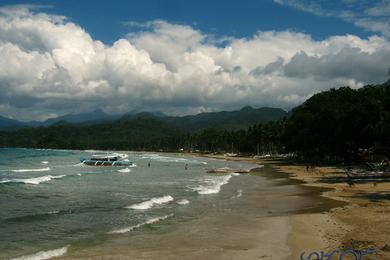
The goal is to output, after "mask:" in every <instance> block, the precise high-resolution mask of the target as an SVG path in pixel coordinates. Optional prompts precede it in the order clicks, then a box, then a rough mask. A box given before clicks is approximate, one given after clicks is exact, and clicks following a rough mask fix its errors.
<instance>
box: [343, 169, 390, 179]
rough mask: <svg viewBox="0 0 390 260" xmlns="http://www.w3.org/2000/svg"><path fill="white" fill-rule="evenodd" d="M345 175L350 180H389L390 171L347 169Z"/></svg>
mask: <svg viewBox="0 0 390 260" xmlns="http://www.w3.org/2000/svg"><path fill="white" fill-rule="evenodd" d="M345 174H346V175H347V176H348V178H349V179H388V178H390V172H389V171H367V170H352V169H346V170H345Z"/></svg>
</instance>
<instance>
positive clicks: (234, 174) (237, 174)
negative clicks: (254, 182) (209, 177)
mask: <svg viewBox="0 0 390 260" xmlns="http://www.w3.org/2000/svg"><path fill="white" fill-rule="evenodd" d="M239 175H240V174H239V173H238V172H233V173H232V176H239Z"/></svg>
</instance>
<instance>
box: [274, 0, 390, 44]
mask: <svg viewBox="0 0 390 260" xmlns="http://www.w3.org/2000/svg"><path fill="white" fill-rule="evenodd" d="M274 2H275V3H277V4H280V5H285V6H289V7H291V8H295V9H298V10H300V11H303V12H307V13H311V14H314V15H317V16H323V17H337V18H340V19H343V20H345V21H347V22H350V23H352V24H354V25H355V26H357V27H360V28H362V29H364V30H366V31H369V32H373V33H379V34H382V35H383V36H385V37H387V38H390V22H389V20H390V1H389V0H381V1H377V0H374V1H372V0H360V1H356V0H343V1H340V2H338V3H336V2H332V1H321V0H315V1H313V0H274Z"/></svg>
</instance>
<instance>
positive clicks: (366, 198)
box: [209, 155, 390, 259]
mask: <svg viewBox="0 0 390 260" xmlns="http://www.w3.org/2000/svg"><path fill="white" fill-rule="evenodd" d="M209 156H211V157H214V158H219V159H225V160H234V161H245V162H253V163H258V164H260V165H264V164H265V165H270V166H271V167H275V168H276V169H278V171H279V172H280V173H284V174H285V177H286V178H289V179H293V180H298V181H301V182H302V184H301V185H304V186H308V187H316V188H321V189H326V190H325V191H323V192H322V193H321V196H322V197H325V198H329V199H332V200H335V201H341V202H344V204H343V206H336V207H334V208H332V209H331V210H325V211H323V212H320V213H310V212H305V213H302V214H292V215H290V216H289V217H288V219H289V224H290V234H289V238H288V248H289V252H290V255H289V257H288V259H299V257H300V254H301V253H302V252H306V254H305V255H306V256H307V255H308V254H309V253H311V252H314V251H316V252H320V251H321V250H322V251H325V252H328V253H330V252H332V251H333V250H336V249H339V250H343V251H344V250H347V249H353V250H367V249H369V248H374V249H375V250H376V252H377V254H376V255H375V256H376V257H377V259H390V242H389V239H390V200H389V199H390V183H389V182H378V183H376V182H364V183H354V184H352V185H350V184H348V183H347V181H346V179H345V174H344V170H343V169H342V168H341V167H329V166H316V167H310V168H309V169H307V168H306V165H299V164H296V163H293V162H291V161H287V160H272V159H268V160H267V159H254V158H251V157H227V156H215V155H209Z"/></svg>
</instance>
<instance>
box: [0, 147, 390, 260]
mask: <svg viewBox="0 0 390 260" xmlns="http://www.w3.org/2000/svg"><path fill="white" fill-rule="evenodd" d="M5 152H6V153H5V154H7V153H8V154H9V156H11V155H12V156H15V155H16V156H19V157H23V158H29V159H28V160H29V161H30V162H31V164H35V165H36V166H37V167H34V168H28V169H27V168H21V167H20V166H19V164H18V161H16V160H15V161H14V163H13V164H9V166H3V168H4V169H7V170H3V171H2V174H3V177H2V181H1V182H2V186H1V188H2V190H3V192H5V193H6V194H8V195H7V196H8V199H13V200H14V203H11V204H5V203H4V204H3V206H6V205H8V207H9V208H5V209H4V211H3V212H2V214H3V218H4V219H5V223H6V224H7V225H3V226H0V227H1V228H2V234H1V236H2V237H3V238H2V240H3V241H9V242H10V243H3V244H0V246H2V247H3V249H4V250H3V251H2V254H3V255H2V256H3V258H5V259H11V258H13V257H24V258H21V259H49V258H50V257H59V259H300V255H301V254H302V253H303V254H304V255H305V256H306V257H307V256H308V254H310V253H311V252H320V251H324V252H328V253H330V252H332V251H333V250H336V249H340V250H347V249H354V250H367V249H369V248H375V249H376V250H377V251H378V254H377V255H376V256H377V259H387V258H388V256H389V254H388V253H389V251H388V249H389V246H388V244H387V243H388V242H387V240H388V237H389V228H388V224H389V220H388V217H387V216H388V214H389V203H388V197H386V196H388V193H387V191H388V190H389V186H388V183H375V184H374V183H357V184H354V185H349V184H347V183H346V182H345V180H344V181H341V180H343V179H342V178H343V176H344V174H343V172H342V169H339V168H335V167H314V168H313V167H310V169H309V170H307V169H306V166H305V165H298V164H296V163H294V162H291V161H287V160H271V159H267V160H264V159H254V158H250V157H226V156H216V155H204V154H202V155H199V154H156V153H144V152H142V153H137V152H125V153H127V154H129V155H130V157H131V158H132V159H134V160H135V161H136V164H137V167H135V168H131V171H126V172H124V171H122V170H118V171H116V170H115V171H113V170H114V169H109V168H104V169H101V168H89V167H86V168H85V167H81V168H80V166H78V165H72V164H71V163H72V162H74V161H75V159H76V158H77V156H79V155H80V154H83V153H86V152H81V151H70V150H69V151H55V150H20V149H19V150H18V149H16V150H15V149H14V150H8V151H5ZM43 159H45V160H47V161H48V163H47V164H46V161H44V160H43ZM25 160H27V159H25ZM42 162H45V163H42ZM150 162H151V166H150V167H148V164H149V163H150ZM39 165H44V167H42V166H41V168H38V166H39ZM216 169H217V171H215V170H216ZM218 169H219V170H218ZM227 169H228V170H229V169H230V170H232V169H234V171H237V172H242V173H241V174H239V173H237V172H232V173H231V172H225V173H224V172H223V170H227ZM221 170H222V171H221ZM48 173H50V174H48ZM43 175H45V176H46V177H45V176H43ZM7 176H20V177H18V178H15V177H14V178H10V177H7ZM23 176H24V177H23ZM27 176H29V178H27ZM42 176H43V177H42ZM44 177H45V178H44ZM340 178H341V179H340ZM16 192H17V193H16ZM15 193H16V194H23V197H21V196H20V195H18V196H13V194H15ZM43 193H45V196H43V195H42V194H43ZM27 198H28V199H29V200H30V201H31V202H32V204H31V208H27V207H26V205H25V204H24V207H18V206H17V204H18V203H22V202H23V201H24V200H25V199H27ZM69 198H72V200H73V201H71V200H69ZM20 199H22V201H20ZM19 201H20V202H19ZM92 203H93V204H92ZM23 211H26V212H23ZM7 212H8V213H7ZM11 214H15V215H14V216H11ZM86 218H87V219H88V221H87V222H86ZM21 227H23V228H21ZM26 229H29V230H31V231H30V232H28V234H25V235H23V239H21V237H22V236H21V235H17V234H18V233H17V232H23V233H25V232H24V231H23V230H26ZM20 234H21V233H20ZM50 238H56V239H50ZM11 243H12V244H11ZM11 245H12V247H11ZM14 248H20V250H24V252H23V253H22V252H19V251H16V250H14ZM47 256H50V257H47ZM343 259H346V258H343Z"/></svg>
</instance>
